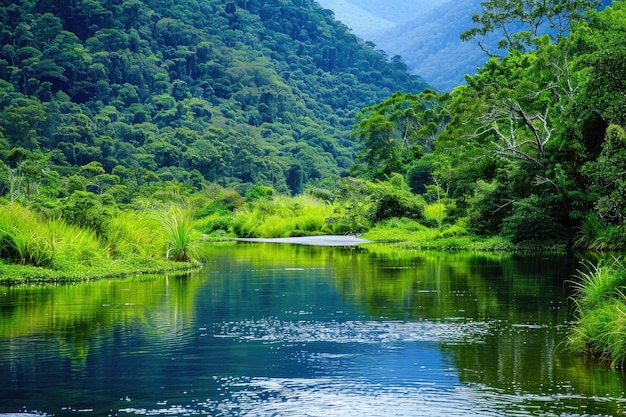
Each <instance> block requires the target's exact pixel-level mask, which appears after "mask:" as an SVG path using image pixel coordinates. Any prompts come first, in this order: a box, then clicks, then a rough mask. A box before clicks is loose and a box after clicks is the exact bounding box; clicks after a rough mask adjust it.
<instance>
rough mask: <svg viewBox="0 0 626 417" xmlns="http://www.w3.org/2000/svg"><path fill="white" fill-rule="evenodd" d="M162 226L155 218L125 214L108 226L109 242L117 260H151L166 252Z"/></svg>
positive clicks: (114, 219) (117, 217) (112, 253)
mask: <svg viewBox="0 0 626 417" xmlns="http://www.w3.org/2000/svg"><path fill="white" fill-rule="evenodd" d="M161 230H162V224H161V222H159V221H158V219H156V218H155V217H154V216H148V215H145V214H138V213H133V212H130V213H124V215H123V216H116V217H114V218H113V219H112V220H111V221H110V222H109V225H108V230H107V234H106V236H107V242H108V244H109V247H110V250H111V255H112V256H113V257H114V258H116V259H128V258H140V259H151V258H154V257H155V256H156V255H158V254H162V253H164V252H165V250H166V249H164V247H165V242H164V236H163V233H162V231H161Z"/></svg>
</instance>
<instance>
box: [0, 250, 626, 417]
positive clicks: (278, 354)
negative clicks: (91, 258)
mask: <svg viewBox="0 0 626 417" xmlns="http://www.w3.org/2000/svg"><path fill="white" fill-rule="evenodd" d="M210 250H211V260H210V261H209V262H208V264H207V266H206V268H205V269H204V270H203V271H201V272H199V273H193V274H190V275H188V276H183V277H175V276H167V277H166V276H159V277H143V278H135V279H126V280H119V281H106V282H105V281H103V282H95V283H85V284H80V285H70V286H45V287H12V288H0V382H1V383H0V415H2V414H1V413H11V414H12V413H25V414H30V415H33V414H39V415H56V416H64V415H80V416H133V415H203V416H207V415H209V416H325V417H328V416H383V415H386V416H441V415H447V416H516V415H519V416H522V415H523V416H606V415H609V416H617V415H624V414H626V399H624V397H625V395H624V391H625V390H626V382H625V378H624V374H622V373H620V372H615V371H612V370H609V369H606V368H605V367H603V366H601V365H598V364H593V363H588V362H585V361H583V360H581V359H580V358H572V357H569V356H568V355H566V354H564V353H563V352H562V350H561V346H562V341H563V339H564V337H565V336H566V335H567V332H568V331H569V324H570V320H571V317H570V314H569V307H568V302H567V291H566V285H564V281H566V280H567V279H569V278H570V275H571V274H572V273H573V272H574V271H575V269H576V268H577V266H578V265H577V260H576V259H573V258H567V257H537V256H534V257H522V256H513V255H502V254H499V255H490V254H472V253H462V254H458V253H457V254H441V253H432V252H396V251H393V250H389V249H387V250H385V249H384V248H380V247H373V246H367V245H365V246H363V247H361V248H360V249H357V248H332V247H307V246H292V245H277V244H237V245H227V246H218V247H211V249H210Z"/></svg>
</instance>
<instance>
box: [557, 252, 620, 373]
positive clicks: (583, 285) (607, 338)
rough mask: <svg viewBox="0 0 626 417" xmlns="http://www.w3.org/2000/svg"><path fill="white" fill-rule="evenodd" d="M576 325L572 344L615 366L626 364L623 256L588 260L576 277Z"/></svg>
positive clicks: (570, 347) (575, 350) (570, 345)
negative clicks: (589, 261) (597, 261)
mask: <svg viewBox="0 0 626 417" xmlns="http://www.w3.org/2000/svg"><path fill="white" fill-rule="evenodd" d="M573 287H574V294H573V296H572V297H573V302H574V306H575V313H576V317H577V321H576V325H575V327H574V328H573V330H572V332H571V333H570V335H569V337H568V339H567V345H568V348H569V349H571V350H572V351H574V352H579V353H586V354H588V355H591V356H593V357H597V358H599V359H601V360H603V361H607V362H609V363H611V365H612V366H615V367H623V366H624V365H625V364H626V296H625V295H624V289H625V288H626V266H625V265H624V263H623V262H622V260H621V259H619V258H615V257H614V258H611V259H608V260H601V261H600V262H599V263H598V264H597V265H593V264H591V263H587V264H586V265H585V269H584V270H579V271H578V274H577V275H576V277H575V280H574V281H573Z"/></svg>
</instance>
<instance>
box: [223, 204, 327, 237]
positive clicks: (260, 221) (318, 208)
mask: <svg viewBox="0 0 626 417" xmlns="http://www.w3.org/2000/svg"><path fill="white" fill-rule="evenodd" d="M330 215H331V206H330V205H328V204H327V203H325V202H323V201H321V200H318V199H316V198H314V197H312V196H308V195H305V196H299V197H284V196H279V197H276V198H274V199H273V200H263V201H258V202H255V203H253V204H250V205H248V206H246V207H243V208H241V209H239V210H237V211H236V212H235V214H234V218H233V221H232V225H231V229H230V231H231V232H232V233H233V234H234V235H236V236H238V237H265V238H272V237H288V236H309V235H319V234H323V233H326V232H328V227H327V225H326V219H327V218H328V217H329V216H330Z"/></svg>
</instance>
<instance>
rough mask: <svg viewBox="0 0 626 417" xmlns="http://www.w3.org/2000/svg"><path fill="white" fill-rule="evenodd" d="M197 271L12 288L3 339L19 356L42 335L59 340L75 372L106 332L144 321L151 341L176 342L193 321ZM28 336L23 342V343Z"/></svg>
mask: <svg viewBox="0 0 626 417" xmlns="http://www.w3.org/2000/svg"><path fill="white" fill-rule="evenodd" d="M194 275H195V274H194V273H187V274H182V275H168V276H142V277H135V278H128V279H116V280H101V281H95V282H87V283H80V284H71V285H45V286H34V287H28V286H20V287H13V288H8V289H7V290H6V293H7V294H6V297H5V299H4V300H3V305H2V320H0V340H4V341H7V343H8V345H7V348H8V349H9V350H14V351H16V352H19V351H20V350H21V348H20V345H21V344H22V343H23V341H25V342H24V343H30V340H31V339H29V338H27V337H28V336H33V335H37V334H41V335H44V336H45V337H46V338H48V337H53V338H56V339H57V340H58V341H59V344H58V350H59V354H60V356H65V357H67V358H68V359H70V361H71V367H72V369H73V370H77V369H84V367H85V365H86V360H87V357H88V356H89V352H90V350H91V348H92V347H93V346H94V343H96V344H97V343H101V342H102V341H103V340H105V338H103V337H99V335H102V334H110V333H112V332H132V329H134V328H135V327H136V326H137V324H138V323H142V324H147V325H148V326H147V327H148V328H149V329H151V330H150V333H149V335H147V337H153V338H156V339H161V340H163V341H168V340H171V338H172V336H173V335H172V334H169V333H168V334H165V333H164V331H165V330H167V331H168V332H174V333H175V332H176V330H178V329H181V328H183V327H184V326H185V325H186V324H188V323H189V322H190V320H191V318H192V317H193V311H194V309H193V302H194V297H195V292H196V290H197V289H198V287H199V285H200V283H201V282H200V280H199V279H197V278H195V277H194ZM22 338H23V339H22Z"/></svg>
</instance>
